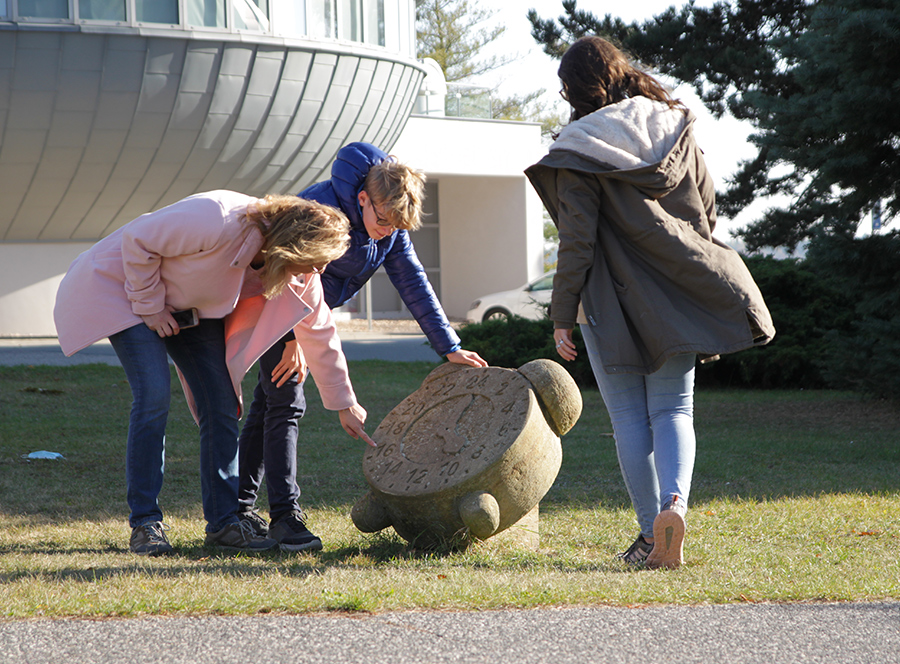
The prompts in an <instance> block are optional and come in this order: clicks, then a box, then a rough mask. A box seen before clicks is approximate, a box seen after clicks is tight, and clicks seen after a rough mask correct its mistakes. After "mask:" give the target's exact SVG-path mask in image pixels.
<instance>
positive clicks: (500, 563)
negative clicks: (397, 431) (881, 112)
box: [0, 361, 900, 618]
mask: <svg viewBox="0 0 900 664" xmlns="http://www.w3.org/2000/svg"><path fill="white" fill-rule="evenodd" d="M434 366H435V365H433V364H429V363H390V362H381V361H366V362H355V363H351V367H350V368H351V376H352V378H353V381H354V387H355V389H356V391H357V394H358V396H359V398H360V400H361V402H362V404H363V405H364V406H365V407H366V408H367V409H368V411H369V425H368V427H367V429H368V431H370V432H372V431H374V429H375V428H376V426H377V424H378V423H379V422H380V421H381V419H382V418H383V417H384V416H385V415H387V413H388V412H389V411H390V410H391V409H392V408H393V407H394V406H395V405H396V404H397V403H399V402H400V401H401V400H402V399H403V398H404V397H405V396H407V395H408V394H409V393H411V392H412V391H414V390H415V389H416V388H417V387H418V386H419V384H420V383H421V381H422V379H423V378H424V377H425V375H426V374H427V373H428V372H429V371H430V370H431V369H432V368H433V367H434ZM254 376H255V374H254ZM254 383H255V380H254V379H253V378H252V377H248V379H247V381H246V382H245V385H244V391H245V394H250V393H251V391H252V388H253V385H254ZM173 385H174V389H173V397H172V414H171V417H170V423H169V429H168V436H167V459H166V484H165V486H164V488H163V492H162V495H161V497H160V502H161V505H162V507H163V510H164V512H165V514H166V522H167V523H168V524H169V525H170V526H171V530H170V533H169V534H170V539H171V541H172V544H173V545H174V546H175V547H176V555H173V556H167V557H162V558H154V559H144V558H140V557H138V556H134V555H132V554H131V553H129V551H128V537H129V534H130V529H129V528H128V525H127V507H126V505H125V471H124V447H125V435H126V429H127V419H128V408H129V404H130V400H131V395H130V391H129V389H128V385H127V384H126V382H125V379H124V375H123V373H122V371H121V369H119V368H117V367H107V366H101V365H87V366H77V367H65V368H60V367H12V368H10V367H3V368H0V582H2V589H3V593H2V597H0V617H5V618H26V617H40V616H51V617H58V616H137V615H147V614H179V615H185V614H258V613H298V612H317V611H382V610H389V609H391V610H395V609H419V608H428V609H488V608H500V607H535V606H548V605H588V604H608V605H616V606H632V605H646V604H655V603H674V604H697V603H725V602H742V601H750V602H755V601H820V600H866V599H870V600H874V599H885V598H891V599H898V600H900V556H898V552H900V408H898V407H897V406H896V405H891V404H888V403H886V402H873V401H867V400H864V399H862V398H861V397H859V396H857V395H853V394H848V393H838V392H817V391H701V392H700V393H698V395H697V404H696V427H697V435H698V456H697V464H696V470H695V474H694V489H693V494H692V504H691V510H690V512H689V514H688V534H687V538H686V542H685V565H684V566H683V567H682V568H681V569H678V570H674V571H667V570H656V571H644V570H635V569H630V568H627V567H626V566H624V565H623V564H621V563H620V562H618V561H617V560H616V558H615V554H616V553H617V552H619V551H622V550H624V549H625V548H627V546H628V545H629V544H630V543H631V541H632V540H633V539H634V537H635V536H636V534H637V526H636V523H635V520H634V517H633V514H632V511H631V508H630V505H629V503H628V499H627V495H626V493H625V489H624V486H623V482H622V479H621V476H620V474H619V470H618V465H617V461H616V454H615V449H614V444H613V439H612V436H611V434H610V431H611V429H610V425H609V420H608V417H607V415H606V411H605V409H604V407H603V404H602V401H601V400H600V396H599V394H598V393H597V392H596V391H586V392H585V393H584V401H585V410H584V413H583V415H582V417H581V420H580V421H579V422H578V424H577V425H576V426H575V428H574V429H573V430H572V431H571V432H570V433H569V434H568V435H566V436H565V437H564V438H563V465H562V468H561V470H560V473H559V476H558V478H557V480H556V483H555V484H554V486H553V487H552V488H551V490H550V492H549V493H548V494H547V496H546V497H545V498H544V500H543V501H542V503H541V525H540V530H541V545H540V549H539V550H538V551H522V550H517V549H515V548H511V547H509V546H508V545H502V544H497V543H496V542H492V541H491V540H489V541H488V542H486V543H484V544H482V545H477V546H474V547H471V548H470V549H469V550H468V551H466V552H462V553H449V554H447V553H444V554H435V553H429V552H423V551H415V550H410V549H409V548H408V547H407V545H406V543H405V542H404V541H403V540H401V539H400V538H399V537H397V536H396V535H395V534H394V533H393V531H392V530H390V529H389V530H388V531H385V532H383V533H379V534H376V535H365V534H362V533H360V532H358V531H357V530H356V529H355V528H354V526H353V524H352V523H351V521H350V518H349V511H350V508H351V506H352V505H353V504H354V503H355V502H356V500H357V499H358V498H359V497H360V496H362V495H363V494H364V493H365V491H366V483H365V480H364V478H363V475H362V466H361V463H362V455H363V452H364V445H363V444H362V443H360V442H358V441H354V440H352V439H350V438H349V437H348V436H347V435H346V434H345V433H344V432H343V430H341V429H340V426H339V424H338V419H337V416H336V415H335V414H334V413H330V412H327V411H324V410H323V409H322V406H321V402H320V401H319V399H318V395H317V393H316V391H315V388H314V387H311V388H310V389H308V390H307V398H308V402H309V412H308V414H307V416H306V417H305V418H304V420H303V422H302V423H301V432H300V450H299V471H298V474H299V483H300V485H301V489H302V491H303V496H302V501H303V504H304V508H305V509H306V510H307V511H308V513H309V517H310V527H311V529H312V530H313V531H314V532H315V533H316V534H318V535H319V536H320V537H321V538H322V540H323V542H324V544H325V549H324V551H322V552H320V553H317V554H299V555H296V554H283V553H269V554H264V555H259V556H250V555H239V556H236V557H233V556H226V555H221V554H220V553H217V552H215V551H213V550H211V549H207V548H204V546H203V528H204V522H203V520H202V517H201V507H200V488H199V475H198V471H197V467H198V440H197V438H198V435H197V430H196V427H195V426H194V424H193V421H192V420H191V418H190V415H189V414H188V411H187V408H186V406H185V404H184V400H183V397H182V395H181V392H180V387H178V384H177V381H173ZM36 450H48V451H53V452H59V453H61V454H63V455H64V456H65V460H64V461H48V460H33V461H27V460H25V459H23V458H22V455H24V454H27V453H29V452H32V451H36ZM262 507H263V509H265V504H263V505H262Z"/></svg>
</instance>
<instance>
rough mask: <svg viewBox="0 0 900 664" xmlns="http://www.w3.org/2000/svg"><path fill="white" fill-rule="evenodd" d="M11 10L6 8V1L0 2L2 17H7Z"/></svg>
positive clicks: (0, 14) (1, 0)
mask: <svg viewBox="0 0 900 664" xmlns="http://www.w3.org/2000/svg"><path fill="white" fill-rule="evenodd" d="M8 14H9V10H8V9H7V7H6V0H0V16H7V15H8Z"/></svg>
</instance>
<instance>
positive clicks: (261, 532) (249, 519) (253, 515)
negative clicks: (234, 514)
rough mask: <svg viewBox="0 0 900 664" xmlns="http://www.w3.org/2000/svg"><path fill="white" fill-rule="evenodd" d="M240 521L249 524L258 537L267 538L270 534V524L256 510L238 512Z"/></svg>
mask: <svg viewBox="0 0 900 664" xmlns="http://www.w3.org/2000/svg"><path fill="white" fill-rule="evenodd" d="M238 520H239V521H245V522H246V523H249V524H250V526H251V527H252V528H253V532H254V533H256V536H257V537H266V536H267V535H268V534H269V522H268V521H266V520H265V519H264V518H262V517H261V516H260V515H259V512H257V511H256V510H248V511H246V512H238Z"/></svg>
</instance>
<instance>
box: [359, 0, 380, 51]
mask: <svg viewBox="0 0 900 664" xmlns="http://www.w3.org/2000/svg"><path fill="white" fill-rule="evenodd" d="M365 9H366V26H365V30H364V31H363V39H364V41H365V42H366V43H367V44H376V45H378V46H384V0H368V2H366V4H365Z"/></svg>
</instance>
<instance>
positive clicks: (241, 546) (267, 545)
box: [206, 521, 278, 553]
mask: <svg viewBox="0 0 900 664" xmlns="http://www.w3.org/2000/svg"><path fill="white" fill-rule="evenodd" d="M206 544H207V545H208V546H216V547H219V548H222V549H227V550H229V551H248V552H253V553H255V552H257V551H268V550H269V549H274V548H275V547H276V546H278V542H276V541H275V540H273V539H269V538H268V537H259V536H258V535H257V534H256V533H255V532H253V526H251V525H250V524H249V523H247V522H246V521H235V522H234V523H229V524H228V525H226V526H225V527H224V528H222V530H220V531H219V532H216V533H206Z"/></svg>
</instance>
